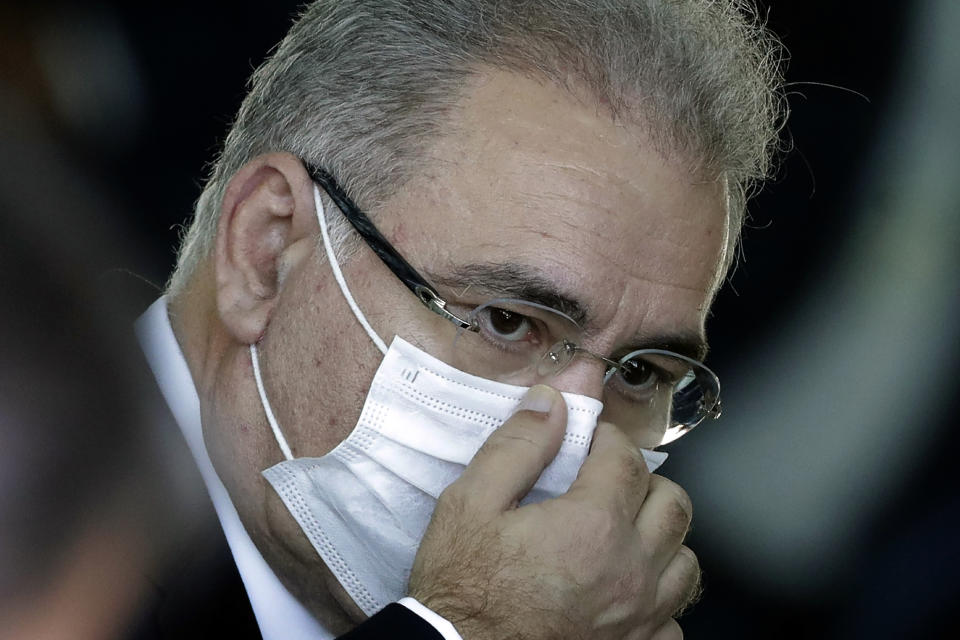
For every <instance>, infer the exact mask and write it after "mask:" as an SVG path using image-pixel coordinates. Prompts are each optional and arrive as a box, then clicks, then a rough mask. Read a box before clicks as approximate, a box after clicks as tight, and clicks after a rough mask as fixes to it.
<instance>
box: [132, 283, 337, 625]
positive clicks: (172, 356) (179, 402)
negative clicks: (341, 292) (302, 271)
mask: <svg viewBox="0 0 960 640" xmlns="http://www.w3.org/2000/svg"><path fill="white" fill-rule="evenodd" d="M136 332H137V338H138V340H139V342H140V347H141V348H142V349H143V352H144V354H146V356H147V361H148V362H149V364H150V369H151V370H152V371H153V375H154V377H155V378H156V380H157V385H158V386H159V387H160V391H161V393H162V394H163V397H164V399H165V400H166V401H167V404H168V405H169V406H170V411H171V412H172V413H173V417H174V418H175V419H176V421H177V424H178V425H180V430H181V431H183V436H184V438H186V440H187V445H188V446H189V448H190V451H191V453H192V454H193V458H194V461H195V462H196V464H197V467H199V469H200V475H201V476H203V481H204V484H206V486H207V492H208V493H209V494H210V499H211V500H212V501H213V508H214V509H215V510H216V512H217V518H218V519H219V520H220V526H221V527H223V533H224V535H225V536H226V538H227V544H228V545H229V546H230V552H231V553H232V554H233V560H234V562H236V564H237V569H238V570H239V572H240V578H241V579H242V580H243V586H244V587H245V588H246V590H247V597H249V598H250V604H251V605H252V607H253V613H254V615H255V616H256V618H257V624H258V625H259V626H260V633H261V634H262V635H263V638H264V640H301V639H302V640H324V639H327V638H333V634H332V633H330V632H329V631H327V630H326V629H324V628H323V627H322V626H321V625H320V623H319V622H318V621H317V620H316V618H314V617H313V616H312V615H311V614H310V613H309V612H308V611H307V610H306V608H305V607H304V606H303V605H302V604H300V602H299V601H298V600H297V599H296V598H294V597H293V595H292V594H291V593H290V592H289V591H287V589H286V587H284V586H283V584H282V583H281V582H280V580H279V579H278V578H277V576H276V575H275V574H274V573H273V570H271V569H270V567H269V565H267V562H266V561H265V560H264V559H263V556H262V555H260V552H259V551H258V550H257V547H256V546H255V545H254V544H253V540H251V539H250V536H249V534H247V531H246V529H244V528H243V524H242V523H241V522H240V516H239V515H237V509H236V507H234V505H233V502H231V501H230V496H229V494H228V493H227V489H226V487H224V486H223V482H221V480H220V477H219V476H218V475H217V472H216V471H215V470H214V468H213V463H212V462H210V456H209V455H208V454H207V447H206V445H205V444H204V441H203V429H202V428H201V426H200V399H199V397H198V396H197V390H196V387H194V384H193V378H192V377H191V376H190V369H189V368H188V367H187V362H186V360H184V358H183V353H182V352H181V350H180V345H179V343H178V342H177V339H176V336H174V334H173V329H172V327H171V326H170V319H169V318H168V316H167V299H166V297H165V296H164V297H161V298H160V299H159V300H157V301H156V302H154V303H153V304H152V305H150V308H149V309H147V310H146V311H145V312H144V314H143V315H142V316H140V318H139V319H138V320H137V322H136Z"/></svg>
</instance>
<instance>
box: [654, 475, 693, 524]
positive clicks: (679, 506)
mask: <svg viewBox="0 0 960 640" xmlns="http://www.w3.org/2000/svg"><path fill="white" fill-rule="evenodd" d="M654 479H655V480H656V490H657V491H663V492H666V493H667V494H668V495H669V496H670V500H669V504H670V505H671V507H672V508H673V509H675V510H677V511H680V512H682V514H683V518H685V520H686V524H690V522H691V521H692V520H693V501H691V500H690V496H689V495H688V494H687V492H686V491H684V489H683V487H681V486H680V485H678V484H677V483H676V482H673V481H671V480H667V479H666V478H664V477H663V476H654ZM678 517H679V516H678Z"/></svg>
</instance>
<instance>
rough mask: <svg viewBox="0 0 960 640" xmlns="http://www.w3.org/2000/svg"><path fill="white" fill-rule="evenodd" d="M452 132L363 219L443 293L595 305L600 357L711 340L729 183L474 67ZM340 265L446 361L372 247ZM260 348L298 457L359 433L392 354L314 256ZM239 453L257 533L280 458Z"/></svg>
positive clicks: (569, 376)
mask: <svg viewBox="0 0 960 640" xmlns="http://www.w3.org/2000/svg"><path fill="white" fill-rule="evenodd" d="M452 126H453V133H452V134H450V135H447V136H445V137H443V138H442V139H440V140H439V142H438V143H437V144H436V145H435V146H434V147H433V148H432V149H431V150H430V152H429V153H428V155H429V161H428V162H427V163H426V164H425V166H424V168H423V170H422V171H421V172H419V173H418V174H417V175H416V176H415V177H414V178H413V179H412V180H411V181H410V182H408V183H407V184H406V185H405V186H404V188H403V189H402V190H401V191H400V192H399V193H398V194H397V195H395V196H393V197H392V198H391V199H389V200H388V201H387V202H386V203H385V204H384V205H383V206H382V207H379V208H378V209H376V210H371V211H369V212H368V213H370V214H371V215H372V216H373V218H374V220H375V221H376V223H377V225H378V227H379V228H380V230H381V231H382V233H383V234H384V235H385V236H386V238H387V239H388V240H389V241H390V242H391V243H393V245H394V246H395V247H396V248H397V249H398V250H399V251H400V253H401V254H403V255H404V256H405V257H406V258H407V260H408V261H409V262H410V263H411V264H412V265H413V266H414V267H415V268H417V269H418V270H419V271H420V272H421V273H423V274H425V275H427V277H428V279H430V278H431V277H432V278H436V279H437V280H439V281H442V282H444V283H445V286H443V287H442V293H443V294H444V295H446V296H449V297H451V298H453V299H454V301H455V302H457V303H463V304H466V305H471V304H472V305H477V304H480V303H482V302H484V301H485V300H488V299H490V298H493V297H497V291H496V282H495V281H491V282H490V283H489V287H487V288H484V287H471V288H470V289H469V290H467V291H466V292H464V291H463V288H460V287H457V286H456V281H457V278H456V276H457V274H458V273H462V272H464V271H469V270H471V269H476V268H477V266H478V265H484V266H485V267H484V268H486V267H496V266H508V267H510V268H514V267H515V268H516V269H517V270H519V271H525V272H528V273H534V274H537V275H538V277H539V279H541V280H545V281H547V282H548V283H550V286H551V287H552V288H554V289H555V290H556V292H557V293H558V294H559V295H563V296H565V297H567V298H570V299H573V300H576V301H577V302H578V303H579V304H580V305H581V306H582V307H583V308H584V309H585V310H586V312H587V317H586V320H585V322H584V323H583V328H584V335H585V336H586V337H585V339H584V345H583V346H584V347H586V348H588V349H590V350H591V351H593V352H596V353H603V354H615V353H623V352H626V351H628V350H629V349H630V348H640V347H644V346H655V345H652V344H650V343H649V340H650V339H651V338H652V337H654V336H677V335H680V336H688V337H689V336H694V337H697V336H699V337H702V336H703V326H704V320H705V317H706V314H707V307H708V304H709V301H710V300H711V298H712V296H713V293H714V289H715V287H716V286H717V282H718V280H719V277H718V271H719V269H720V264H721V261H722V258H723V251H724V249H725V246H726V225H727V217H726V210H725V196H724V191H723V188H722V186H721V185H720V184H719V183H716V182H710V183H705V182H701V181H698V179H697V178H696V177H694V176H693V175H691V173H690V172H689V171H688V166H689V164H690V163H687V162H685V161H684V160H680V159H667V158H664V157H663V156H662V155H660V154H659V153H658V152H657V151H655V150H654V149H653V147H652V145H651V144H649V143H648V142H647V139H646V137H645V136H644V135H643V133H642V132H641V130H640V129H638V128H636V127H632V126H626V125H622V124H617V123H614V122H613V121H612V119H611V117H610V116H609V115H608V113H607V112H606V111H605V110H603V109H601V108H598V107H596V106H595V105H593V104H592V103H590V102H589V101H587V100H584V101H583V102H578V101H576V100H574V99H573V98H571V97H570V95H569V94H568V93H566V92H564V91H562V90H560V89H557V88H554V87H552V86H542V85H540V84H537V83H536V82H534V81H532V80H529V79H527V78H524V77H520V76H517V75H512V74H507V73H492V74H489V75H486V76H483V77H482V78H480V79H479V80H478V82H477V83H476V85H475V86H474V87H473V89H472V90H471V91H470V92H468V94H467V95H466V97H465V99H464V101H463V102H462V108H461V109H459V110H458V111H457V112H456V113H455V114H454V116H453V123H452ZM358 204H359V205H360V206H361V207H363V206H364V203H362V202H359V203H358ZM326 214H327V216H328V218H332V217H334V216H339V215H340V213H339V211H337V210H335V209H334V210H329V209H328V211H327V212H326ZM343 272H344V276H345V278H346V281H347V284H348V286H349V287H350V290H351V292H352V293H353V295H354V297H355V298H356V301H357V303H358V305H359V306H360V308H361V309H362V310H363V312H364V313H365V314H366V316H367V318H368V319H369V320H370V322H371V324H372V326H373V328H374V329H375V330H376V331H377V333H378V334H379V335H380V336H381V337H382V338H383V339H384V340H385V341H386V342H387V343H388V344H389V342H390V340H391V339H392V338H393V336H394V335H400V336H402V337H404V338H405V339H407V340H408V341H410V342H412V343H414V344H416V345H417V346H419V347H421V348H422V349H424V350H425V351H427V352H429V353H431V354H433V355H435V356H437V357H440V358H441V359H443V358H445V357H446V356H447V355H448V354H449V350H450V349H451V348H452V340H450V336H451V335H452V334H451V325H450V324H449V323H447V322H445V321H444V320H442V319H441V318H439V317H437V316H435V315H434V314H431V313H430V312H429V311H427V310H426V309H425V308H424V307H423V306H422V305H421V304H420V302H419V301H418V300H417V299H416V297H415V296H413V295H412V294H411V293H410V291H409V290H408V289H407V288H406V287H405V286H404V285H402V284H401V283H400V281H399V280H398V279H397V278H396V277H395V276H394V275H393V274H392V273H391V272H390V271H389V270H388V269H387V268H386V267H385V266H384V265H383V264H382V263H381V262H380V260H379V259H378V258H377V257H376V256H375V255H374V254H373V252H372V251H370V250H369V249H368V248H367V247H366V246H365V245H364V246H363V247H362V248H361V249H360V251H359V252H358V253H357V254H356V255H355V256H354V257H353V258H351V259H350V260H348V261H347V262H346V264H344V265H343ZM260 352H261V358H262V362H263V367H264V371H265V378H266V385H267V391H268V393H269V395H270V399H271V402H272V404H273V407H274V410H275V412H276V413H277V418H278V420H279V422H280V425H281V426H282V428H283V430H284V432H285V435H286V437H287V440H288V441H289V442H290V444H291V446H292V447H293V450H294V454H295V455H296V456H320V455H323V454H325V453H327V452H328V451H329V450H330V449H332V448H333V447H334V446H336V445H337V444H338V443H339V442H340V441H342V440H343V439H344V438H345V437H346V436H347V435H348V434H349V432H350V431H351V430H352V429H353V426H354V424H355V423H356V421H357V418H358V417H359V414H360V410H361V408H362V406H363V402H364V398H365V395H366V392H367V389H368V388H369V385H370V382H371V380H372V378H373V375H374V372H375V370H376V368H377V366H378V365H379V363H380V360H381V357H382V356H381V354H380V352H379V351H378V350H377V349H376V348H375V347H374V345H373V344H372V342H371V341H370V339H369V338H368V337H367V336H366V334H365V333H364V332H363V330H362V328H361V327H360V325H359V324H358V323H357V321H356V320H355V319H354V317H353V315H352V314H351V312H350V310H349V308H348V307H347V304H346V303H345V301H344V300H343V297H342V295H341V293H340V291H339V289H338V288H337V285H336V283H335V282H334V279H333V277H332V275H331V272H330V267H329V265H328V264H327V263H326V260H325V258H324V257H323V252H322V249H321V250H319V251H316V252H315V253H314V255H313V256H311V257H310V259H308V260H305V261H304V262H303V264H302V266H301V267H300V268H297V269H295V270H294V271H293V272H291V273H290V274H289V277H288V278H287V280H286V282H285V284H284V287H283V291H282V294H281V299H280V301H279V303H278V306H277V308H276V309H275V310H274V313H273V315H272V320H271V322H270V324H269V326H268V327H267V330H266V333H265V336H264V338H263V340H262V343H261V346H260ZM602 378H603V368H602V365H601V364H600V363H599V362H598V361H596V360H593V359H589V358H581V359H577V360H575V361H574V362H573V363H572V364H571V365H570V366H569V367H568V368H567V369H565V370H564V371H563V372H562V373H561V374H560V375H559V376H557V377H555V378H552V379H549V380H544V382H546V383H548V384H551V385H552V386H554V387H556V388H559V389H561V390H563V391H570V392H575V393H581V394H585V395H591V396H594V397H598V398H601V396H602V392H603V384H602V383H603V380H602ZM512 382H519V381H512ZM528 382H529V383H530V384H533V383H534V382H537V381H536V380H531V381H528ZM251 406H253V407H254V408H253V409H252V410H253V411H256V406H255V405H251ZM257 422H260V420H259V418H258V419H257V420H256V421H254V424H256V423H257ZM618 426H619V427H620V428H622V429H624V430H625V431H626V432H627V433H628V434H630V435H631V437H633V438H634V439H635V441H636V442H637V443H638V444H640V445H647V446H649V445H652V444H656V440H658V438H659V435H658V434H655V433H652V432H651V426H650V425H643V424H623V425H618ZM237 446H238V447H239V446H240V445H237ZM234 459H235V460H236V459H240V460H243V462H242V463H241V464H240V465H239V466H236V465H235V467H234V469H232V470H231V471H230V472H228V475H234V473H235V474H236V475H235V477H234V478H233V479H232V480H231V479H227V482H228V486H231V485H232V486H231V493H233V494H234V496H235V497H236V495H237V490H238V488H239V489H240V490H241V491H243V487H244V486H245V487H246V488H251V487H252V485H251V484H250V483H259V486H258V487H257V489H256V490H255V491H253V492H252V493H253V494H255V495H257V496H259V498H252V496H250V495H248V496H246V498H249V499H250V500H249V502H248V503H247V504H243V503H244V502H245V500H243V499H241V500H238V503H239V504H238V506H239V507H240V510H241V514H242V515H244V520H245V521H246V522H247V523H248V528H251V527H250V526H249V524H250V523H251V521H253V522H257V521H260V520H262V519H263V518H265V517H266V516H264V515H263V514H264V513H266V512H270V511H271V509H272V508H273V507H270V508H267V509H264V508H263V504H257V503H258V502H260V500H261V499H262V500H264V501H266V502H268V503H271V504H273V505H274V506H275V505H276V504H278V502H277V500H276V498H275V496H273V495H272V491H270V490H269V488H267V487H266V485H265V483H264V482H263V480H262V479H260V478H259V473H258V472H259V471H260V470H262V469H264V468H267V467H269V466H271V465H272V464H274V463H276V462H278V461H279V459H280V457H279V453H278V452H277V451H276V450H268V451H264V450H262V448H261V449H260V450H255V451H253V450H251V451H242V450H241V451H238V452H237V454H236V455H235V456H234ZM280 508H281V509H282V507H280ZM261 524H262V523H261ZM288 524H289V525H290V530H289V531H278V530H277V529H278V528H283V527H285V526H286V525H284V526H283V527H282V526H281V525H278V524H276V523H271V525H270V526H265V527H262V528H261V530H262V531H267V530H269V529H271V527H273V531H271V532H270V533H269V534H265V535H269V536H271V537H273V538H275V539H276V538H282V537H283V536H298V535H299V533H298V532H297V531H296V530H295V525H292V521H291V522H290V523H288ZM253 529H254V530H256V529H258V527H256V526H254V527H253ZM261 548H263V545H262V544H261ZM295 553H296V552H295ZM304 553H306V554H309V553H312V550H310V549H309V547H306V550H305V551H304ZM266 555H267V556H268V558H269V556H270V555H271V554H270V553H267V554H266ZM281 573H282V571H281Z"/></svg>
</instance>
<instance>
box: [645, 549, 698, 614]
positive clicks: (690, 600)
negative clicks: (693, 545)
mask: <svg viewBox="0 0 960 640" xmlns="http://www.w3.org/2000/svg"><path fill="white" fill-rule="evenodd" d="M701 593H703V588H702V585H701V582H700V562H699V561H698V560H697V555H696V554H695V553H694V552H693V551H691V550H690V548H689V547H686V546H681V547H680V548H679V549H678V550H677V554H676V555H675V556H674V557H673V559H672V560H671V561H670V564H668V565H667V568H666V569H664V570H663V573H661V574H660V579H659V580H658V581H657V597H656V604H655V606H656V610H657V611H663V612H664V613H667V614H669V615H671V616H673V617H679V616H681V615H682V614H683V613H684V612H685V611H686V610H687V609H689V608H690V607H692V606H693V605H694V604H696V602H697V600H699V599H700V594H701Z"/></svg>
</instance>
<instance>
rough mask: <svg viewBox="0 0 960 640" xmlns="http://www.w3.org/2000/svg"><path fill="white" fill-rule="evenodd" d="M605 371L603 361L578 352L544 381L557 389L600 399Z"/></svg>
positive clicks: (601, 397)
mask: <svg viewBox="0 0 960 640" xmlns="http://www.w3.org/2000/svg"><path fill="white" fill-rule="evenodd" d="M605 371H606V365H605V364H604V362H603V361H601V360H598V359H597V358H594V357H593V356H591V355H590V354H587V353H578V354H577V355H576V356H574V358H573V359H572V360H571V361H570V363H569V364H567V366H566V367H564V369H563V371H561V372H560V373H557V374H555V375H554V376H552V377H551V378H549V379H547V380H544V382H545V383H546V384H549V385H550V386H551V387H553V388H555V389H557V390H559V391H566V392H567V393H575V394H578V395H582V396H589V397H591V398H596V399H597V400H600V401H602V400H603V386H604V384H603V374H604V372H605Z"/></svg>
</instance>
